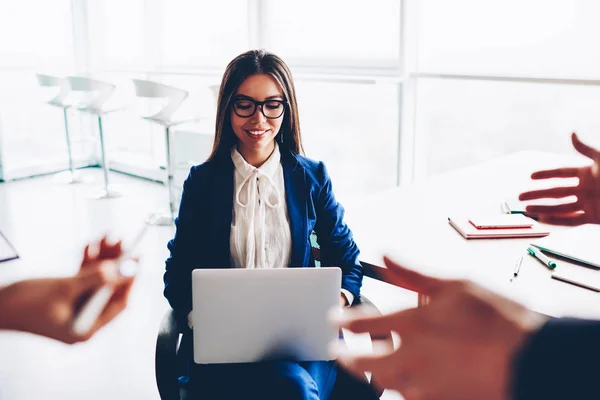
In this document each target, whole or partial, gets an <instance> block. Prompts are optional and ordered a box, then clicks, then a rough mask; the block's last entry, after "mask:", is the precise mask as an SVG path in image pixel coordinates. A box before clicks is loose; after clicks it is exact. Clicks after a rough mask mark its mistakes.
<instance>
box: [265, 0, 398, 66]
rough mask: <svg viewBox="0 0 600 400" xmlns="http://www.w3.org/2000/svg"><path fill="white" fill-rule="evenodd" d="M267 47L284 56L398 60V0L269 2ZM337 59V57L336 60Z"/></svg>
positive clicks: (294, 58) (363, 60)
mask: <svg viewBox="0 0 600 400" xmlns="http://www.w3.org/2000/svg"><path fill="white" fill-rule="evenodd" d="M264 4H265V30H264V43H265V47H266V48H267V49H269V50H271V51H273V52H275V53H277V54H279V55H281V56H282V57H283V58H284V59H286V58H289V59H290V60H299V59H302V60H309V59H313V60H315V59H317V60H322V62H323V61H331V60H353V62H354V63H353V64H347V65H345V66H348V67H352V66H355V65H356V63H358V64H362V63H364V62H371V63H372V61H374V60H387V61H398V59H399V57H400V23H399V22H400V1H397V0H378V1H375V2H351V3H349V2H348V1H343V0H330V1H319V0H305V1H299V2H282V1H277V0H267V1H265V3H264ZM338 64H339V62H338Z"/></svg>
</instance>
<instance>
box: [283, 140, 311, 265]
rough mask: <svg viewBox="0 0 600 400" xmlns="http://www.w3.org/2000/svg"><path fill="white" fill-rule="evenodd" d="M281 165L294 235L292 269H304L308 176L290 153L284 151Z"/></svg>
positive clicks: (306, 245) (291, 228) (306, 261)
mask: <svg viewBox="0 0 600 400" xmlns="http://www.w3.org/2000/svg"><path fill="white" fill-rule="evenodd" d="M281 165H282V167H283V179H284V182H285V198H286V202H287V209H288V215H289V217H290V230H291V234H292V254H291V259H290V267H303V266H305V265H307V264H308V260H306V256H307V254H309V253H308V250H309V249H308V240H309V239H308V234H307V232H306V229H307V228H306V226H307V225H306V215H307V211H306V194H307V192H308V188H307V187H306V175H305V172H304V169H303V168H302V167H301V166H300V165H298V161H297V160H296V158H295V157H294V156H293V155H292V154H291V153H290V152H288V151H282V157H281Z"/></svg>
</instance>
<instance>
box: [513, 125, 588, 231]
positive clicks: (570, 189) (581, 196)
mask: <svg viewBox="0 0 600 400" xmlns="http://www.w3.org/2000/svg"><path fill="white" fill-rule="evenodd" d="M572 141H573V147H575V149H576V150H577V151H578V152H579V153H581V154H583V155H584V156H586V157H588V158H590V159H591V160H592V161H594V163H593V164H592V165H589V166H586V167H570V168H558V169H552V170H546V171H537V172H534V173H533V174H532V175H531V178H532V179H536V180H540V179H552V178H578V179H579V183H578V184H577V185H575V186H558V187H554V188H550V189H542V190H533V191H530V192H525V193H521V195H520V196H519V200H536V199H544V198H545V199H548V198H552V199H560V198H564V197H569V196H575V197H577V200H576V201H575V202H572V203H566V204H560V205H553V206H544V205H530V206H527V209H526V211H527V213H528V214H530V215H533V216H536V217H538V218H539V220H540V221H541V222H545V223H548V224H555V225H581V224H588V223H595V224H600V151H598V150H596V149H594V148H593V147H591V146H588V145H586V144H585V143H583V142H581V141H580V140H579V138H578V137H577V135H576V134H575V133H573V135H572Z"/></svg>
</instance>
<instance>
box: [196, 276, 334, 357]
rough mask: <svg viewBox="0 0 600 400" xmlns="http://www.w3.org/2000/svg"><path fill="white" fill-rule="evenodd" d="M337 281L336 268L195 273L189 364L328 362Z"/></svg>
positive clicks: (332, 333) (332, 336) (332, 331)
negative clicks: (277, 361)
mask: <svg viewBox="0 0 600 400" xmlns="http://www.w3.org/2000/svg"><path fill="white" fill-rule="evenodd" d="M341 279H342V277H341V270H340V269H339V268H335V267H328V268H276V269H235V268H230V269H196V270H194V271H193V272H192V295H193V311H192V319H193V325H194V330H193V337H194V361H195V362H196V363H198V364H215V363H245V362H259V361H268V360H295V361H312V360H330V359H331V356H330V354H329V351H328V348H329V344H330V343H331V342H332V341H334V340H336V339H337V337H338V332H337V330H336V329H334V328H333V327H332V326H331V325H330V324H329V323H328V313H329V312H330V310H331V309H335V307H339V297H340V287H341Z"/></svg>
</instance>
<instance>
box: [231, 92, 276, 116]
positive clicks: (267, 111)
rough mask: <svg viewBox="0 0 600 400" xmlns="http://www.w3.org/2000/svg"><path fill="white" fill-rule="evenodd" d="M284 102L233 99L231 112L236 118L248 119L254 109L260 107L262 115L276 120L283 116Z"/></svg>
mask: <svg viewBox="0 0 600 400" xmlns="http://www.w3.org/2000/svg"><path fill="white" fill-rule="evenodd" d="M286 104H287V102H286V101H285V100H266V101H255V100H252V99H248V98H245V97H244V98H235V99H233V112H234V113H235V115H237V116H238V117H242V118H250V117H251V116H253V115H254V113H255V112H256V108H257V107H258V106H260V111H261V112H262V114H263V115H264V116H265V117H266V118H269V119H277V118H279V117H281V116H282V115H283V112H284V111H285V105H286Z"/></svg>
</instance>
